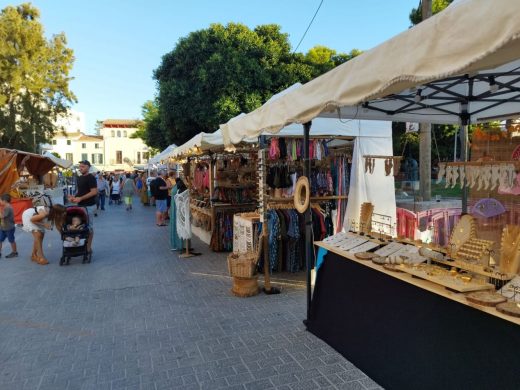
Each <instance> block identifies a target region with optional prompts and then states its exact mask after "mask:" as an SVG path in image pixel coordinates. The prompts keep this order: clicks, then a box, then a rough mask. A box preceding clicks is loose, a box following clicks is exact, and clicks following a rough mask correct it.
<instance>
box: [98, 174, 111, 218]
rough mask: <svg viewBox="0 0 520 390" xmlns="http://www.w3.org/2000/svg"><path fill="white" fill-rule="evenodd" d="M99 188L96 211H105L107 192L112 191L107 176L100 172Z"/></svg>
mask: <svg viewBox="0 0 520 390" xmlns="http://www.w3.org/2000/svg"><path fill="white" fill-rule="evenodd" d="M97 190H98V196H97V198H96V211H99V210H100V209H101V210H102V211H105V202H106V198H107V194H108V193H109V192H110V187H109V185H108V181H107V180H106V179H105V176H104V175H102V174H99V175H98V177H97Z"/></svg>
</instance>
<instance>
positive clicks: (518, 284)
mask: <svg viewBox="0 0 520 390" xmlns="http://www.w3.org/2000/svg"><path fill="white" fill-rule="evenodd" d="M498 292H499V293H500V294H502V295H503V296H504V297H505V298H507V299H511V300H513V301H515V302H520V276H515V277H514V278H513V279H512V280H511V281H510V282H509V283H507V284H505V285H504V287H502V288H501V289H500V290H498Z"/></svg>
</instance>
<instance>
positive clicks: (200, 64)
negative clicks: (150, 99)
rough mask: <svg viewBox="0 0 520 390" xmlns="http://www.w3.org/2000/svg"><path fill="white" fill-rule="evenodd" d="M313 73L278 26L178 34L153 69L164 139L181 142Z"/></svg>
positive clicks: (233, 25) (216, 26)
mask: <svg viewBox="0 0 520 390" xmlns="http://www.w3.org/2000/svg"><path fill="white" fill-rule="evenodd" d="M312 77H314V70H313V67H312V66H311V65H310V64H308V63H307V62H306V61H305V58H304V56H303V55H302V54H299V53H296V54H292V53H291V48H290V44H289V40H288V36H287V34H284V33H282V32H281V31H280V27H279V26H277V25H263V26H258V27H256V28H255V29H254V30H251V29H249V28H248V27H246V26H244V25H242V24H236V23H230V24H228V25H226V26H224V25H221V24H212V25H211V26H210V27H209V28H207V29H204V30H199V31H195V32H192V33H190V34H189V35H188V36H186V37H184V38H181V39H180V40H179V42H178V43H177V45H176V47H175V48H174V49H173V50H172V51H171V52H170V53H167V54H166V55H164V56H163V58H162V62H161V64H160V66H159V67H158V68H157V69H156V70H155V72H154V78H155V79H156V80H157V82H158V90H159V91H158V105H159V112H160V117H161V125H162V126H163V130H166V129H167V130H168V131H166V133H167V138H168V142H169V143H173V142H175V143H177V144H180V143H183V142H185V141H186V140H188V139H189V138H191V137H192V136H193V135H195V134H197V133H199V132H201V131H206V132H212V131H214V130H216V129H217V127H218V125H219V124H220V123H224V122H226V121H227V120H229V119H230V118H231V117H233V116H236V115H238V114H239V113H241V112H249V111H252V110H254V109H255V108H257V107H259V106H260V105H261V104H263V102H265V101H266V100H267V99H268V98H269V97H270V96H272V95H273V94H274V93H276V92H278V91H280V90H282V89H284V88H287V87H289V86H290V85H292V84H294V83H296V82H306V81H308V80H310V79H311V78H312Z"/></svg>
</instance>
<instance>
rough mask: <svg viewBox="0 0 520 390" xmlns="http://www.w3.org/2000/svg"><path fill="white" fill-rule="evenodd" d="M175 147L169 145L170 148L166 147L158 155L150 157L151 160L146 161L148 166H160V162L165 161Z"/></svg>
mask: <svg viewBox="0 0 520 390" xmlns="http://www.w3.org/2000/svg"><path fill="white" fill-rule="evenodd" d="M176 147H177V145H175V144H171V145H170V146H168V147H167V148H166V149H164V150H163V151H162V152H161V153H159V154H158V155H156V156H154V157H152V158H151V159H149V160H148V165H156V164H160V163H161V161H163V160H165V159H167V158H168V157H169V156H170V154H171V152H172V151H173V150H174V149H175V148H176Z"/></svg>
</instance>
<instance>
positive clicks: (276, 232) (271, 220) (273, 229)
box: [267, 210, 280, 271]
mask: <svg viewBox="0 0 520 390" xmlns="http://www.w3.org/2000/svg"><path fill="white" fill-rule="evenodd" d="M267 226H268V228H269V235H268V242H269V268H270V269H271V271H272V270H274V269H276V268H277V266H278V246H279V243H278V240H279V238H280V220H279V218H278V214H276V211H275V210H269V211H268V212H267Z"/></svg>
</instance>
